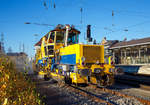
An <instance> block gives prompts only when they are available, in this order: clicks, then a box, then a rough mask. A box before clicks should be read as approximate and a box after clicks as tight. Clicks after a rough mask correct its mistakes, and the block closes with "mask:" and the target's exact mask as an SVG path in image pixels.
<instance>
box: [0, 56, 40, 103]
mask: <svg viewBox="0 0 150 105" xmlns="http://www.w3.org/2000/svg"><path fill="white" fill-rule="evenodd" d="M41 104H42V102H41V100H40V98H39V94H38V93H37V92H36V91H35V85H34V83H33V82H31V81H30V80H27V79H26V77H25V76H24V75H23V74H22V73H18V72H17V71H16V69H15V66H14V64H13V63H12V62H11V61H10V60H9V59H8V58H0V105H41Z"/></svg>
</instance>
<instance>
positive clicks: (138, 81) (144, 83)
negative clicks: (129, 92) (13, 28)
mask: <svg viewBox="0 0 150 105" xmlns="http://www.w3.org/2000/svg"><path fill="white" fill-rule="evenodd" d="M115 82H119V83H122V84H127V85H131V86H134V87H137V88H140V89H143V90H148V91H150V77H146V76H133V75H121V76H115Z"/></svg>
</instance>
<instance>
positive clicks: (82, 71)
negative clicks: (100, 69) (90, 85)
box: [79, 69, 91, 76]
mask: <svg viewBox="0 0 150 105" xmlns="http://www.w3.org/2000/svg"><path fill="white" fill-rule="evenodd" d="M79 74H81V76H90V74H91V70H90V69H80V70H79Z"/></svg>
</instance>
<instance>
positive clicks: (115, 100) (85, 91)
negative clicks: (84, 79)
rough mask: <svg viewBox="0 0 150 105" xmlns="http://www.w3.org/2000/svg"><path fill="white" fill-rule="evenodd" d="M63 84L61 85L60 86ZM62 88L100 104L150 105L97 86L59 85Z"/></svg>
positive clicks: (148, 102) (139, 99) (144, 101)
mask: <svg viewBox="0 0 150 105" xmlns="http://www.w3.org/2000/svg"><path fill="white" fill-rule="evenodd" d="M60 84H61V85H60ZM59 86H60V87H61V88H62V87H63V88H68V90H69V91H71V92H75V93H77V94H80V95H82V96H84V97H87V98H89V99H91V100H93V101H96V102H98V103H105V104H107V105H126V104H130V103H133V104H136V105H141V104H143V105H150V101H148V100H144V99H141V98H137V97H134V96H129V95H126V94H123V93H121V92H118V91H114V90H111V89H108V88H98V87H97V86H95V85H89V86H86V87H77V86H74V85H66V84H63V85H62V83H59Z"/></svg>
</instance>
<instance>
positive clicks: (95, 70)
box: [94, 68, 103, 73]
mask: <svg viewBox="0 0 150 105" xmlns="http://www.w3.org/2000/svg"><path fill="white" fill-rule="evenodd" d="M102 71H103V69H101V68H95V69H94V73H100V72H102Z"/></svg>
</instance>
